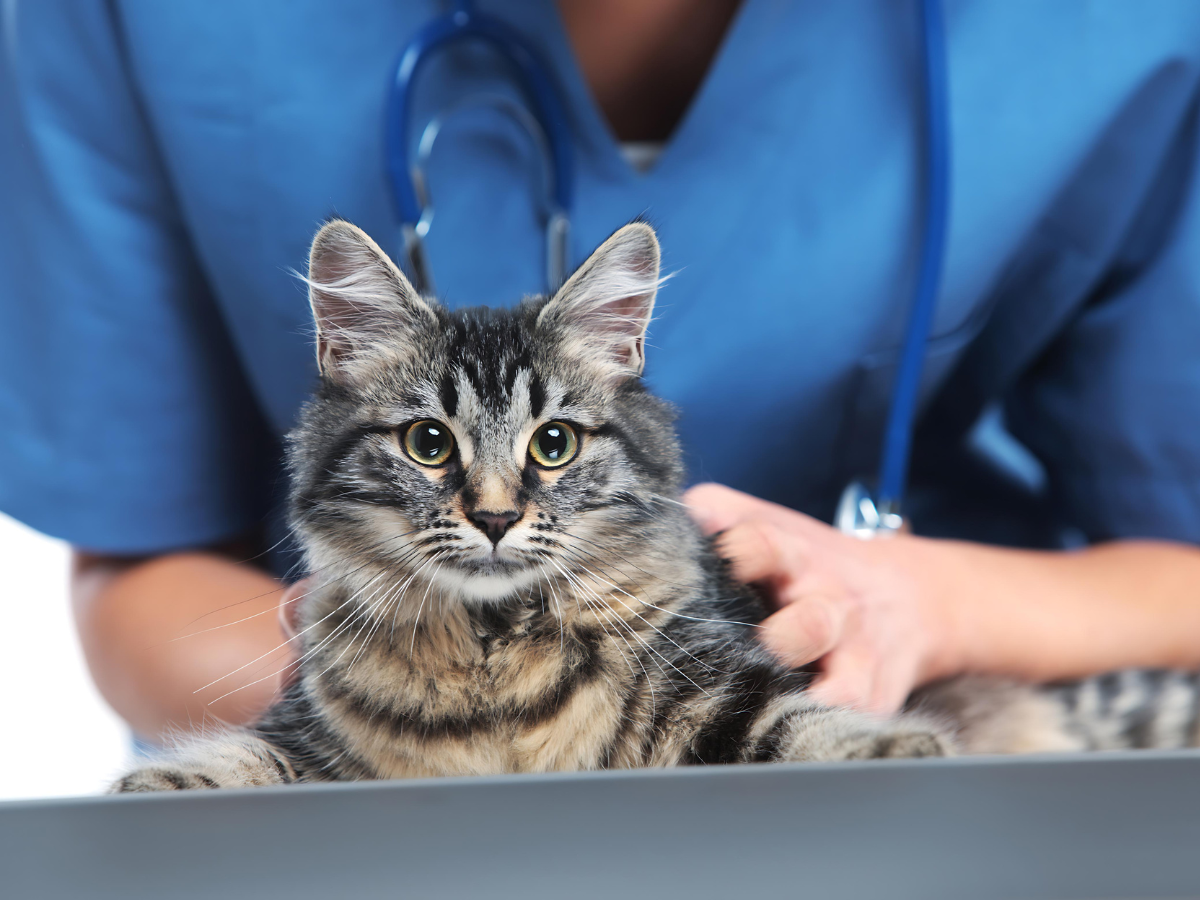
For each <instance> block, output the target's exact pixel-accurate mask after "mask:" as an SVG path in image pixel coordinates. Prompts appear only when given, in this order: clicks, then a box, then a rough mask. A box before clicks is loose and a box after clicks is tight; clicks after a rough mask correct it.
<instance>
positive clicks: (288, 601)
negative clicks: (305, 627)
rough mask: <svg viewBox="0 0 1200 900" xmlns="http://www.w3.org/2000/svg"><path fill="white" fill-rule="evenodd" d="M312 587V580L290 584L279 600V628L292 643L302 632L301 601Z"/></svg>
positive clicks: (307, 579)
mask: <svg viewBox="0 0 1200 900" xmlns="http://www.w3.org/2000/svg"><path fill="white" fill-rule="evenodd" d="M311 587H312V578H301V579H300V580H299V581H296V582H293V583H292V584H289V585H288V586H287V588H285V589H284V592H283V596H282V597H280V598H279V627H280V628H282V629H283V633H284V635H285V636H286V637H287V639H288V640H289V641H290V640H292V638H294V637H295V636H296V635H297V634H298V633H299V632H300V601H301V600H302V599H303V598H304V597H305V596H306V595H307V594H308V590H309V588H311Z"/></svg>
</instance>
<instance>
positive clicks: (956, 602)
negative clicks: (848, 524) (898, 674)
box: [898, 537, 979, 684]
mask: <svg viewBox="0 0 1200 900" xmlns="http://www.w3.org/2000/svg"><path fill="white" fill-rule="evenodd" d="M904 544H905V545H906V546H904V547H902V548H898V549H901V552H902V553H903V554H904V557H905V560H906V565H907V567H908V568H909V571H910V572H911V573H912V575H911V577H912V580H913V589H914V590H915V592H916V604H917V608H918V609H919V610H920V616H921V619H922V624H923V628H924V633H925V634H926V636H927V637H926V641H925V658H924V660H923V661H922V665H921V668H920V671H919V673H918V677H919V680H920V682H921V683H923V684H924V683H928V682H931V681H937V680H939V679H942V678H949V677H950V676H952V675H958V674H961V673H963V672H966V671H968V670H971V669H973V668H974V667H975V666H974V664H973V651H972V637H973V636H974V635H977V634H978V633H979V625H978V623H976V622H975V621H974V618H975V609H974V602H973V599H974V592H973V590H972V588H971V582H970V578H969V567H968V566H967V565H966V561H965V560H964V559H963V558H962V557H963V552H962V547H963V545H962V544H959V543H957V542H954V541H944V540H938V539H936V538H923V537H906V538H904Z"/></svg>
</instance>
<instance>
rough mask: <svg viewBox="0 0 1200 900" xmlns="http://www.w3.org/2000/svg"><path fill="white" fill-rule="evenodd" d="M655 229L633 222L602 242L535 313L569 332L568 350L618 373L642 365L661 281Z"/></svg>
mask: <svg viewBox="0 0 1200 900" xmlns="http://www.w3.org/2000/svg"><path fill="white" fill-rule="evenodd" d="M659 264H660V252H659V248H658V238H657V237H655V234H654V229H653V228H651V227H650V226H649V225H646V224H645V223H642V222H634V223H633V224H630V225H626V226H625V227H624V228H622V229H620V230H619V231H617V232H616V233H615V234H614V235H613V236H612V237H610V238H609V239H608V240H607V241H605V242H604V243H603V244H601V245H600V247H599V249H597V250H596V252H595V253H593V254H592V255H591V256H590V257H588V259H587V261H586V262H584V264H583V265H582V266H580V267H579V269H578V270H576V272H575V274H574V275H572V276H571V277H570V278H569V279H568V280H567V283H566V284H564V285H563V286H562V287H561V288H560V289H559V291H558V293H556V294H555V295H554V298H553V299H552V300H551V301H550V302H549V303H547V304H546V306H545V307H544V308H543V309H542V311H541V313H540V314H539V315H538V325H539V327H547V328H553V329H556V330H559V331H561V332H563V333H564V334H565V335H566V336H567V337H568V338H569V345H568V347H569V352H571V351H572V350H573V351H574V352H575V354H576V355H578V356H582V357H583V358H585V359H587V360H590V361H591V362H593V363H595V364H597V365H599V366H600V367H601V368H603V369H606V370H608V371H609V372H610V373H611V374H612V375H615V376H617V377H629V376H638V375H641V374H642V370H643V369H644V368H645V365H646V355H645V343H646V328H647V326H649V324H650V317H651V314H652V313H653V312H654V298H655V296H656V295H657V293H658V286H659V284H660V283H661V280H660V278H659V274H658V273H659Z"/></svg>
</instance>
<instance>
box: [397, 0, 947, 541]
mask: <svg viewBox="0 0 1200 900" xmlns="http://www.w3.org/2000/svg"><path fill="white" fill-rule="evenodd" d="M919 7H920V23H921V27H920V42H921V50H922V53H921V56H922V67H921V72H922V101H923V105H924V119H923V122H924V127H923V129H922V144H923V150H924V167H923V178H924V182H925V200H924V210H923V223H922V229H921V243H920V250H919V252H920V256H919V262H918V269H917V279H916V283H915V288H914V291H913V296H912V301H911V304H910V307H909V318H908V323H907V327H906V330H905V335H904V343H903V345H902V348H901V352H900V359H899V363H898V366H897V370H896V378H895V381H894V382H893V385H892V394H891V402H890V405H889V407H888V415H887V421H886V425H885V429H884V437H883V444H882V447H881V452H880V461H879V470H878V479H877V484H876V486H875V487H876V489H875V491H874V492H872V491H870V490H869V489H868V488H866V487H864V486H863V485H860V484H854V485H851V486H850V487H849V488H847V491H846V492H845V494H843V503H842V509H840V510H839V514H838V520H839V527H842V528H843V529H844V530H847V531H851V532H853V533H855V534H858V535H859V536H862V537H869V536H871V535H873V534H875V533H877V532H889V531H894V530H897V529H898V528H900V527H902V525H903V519H902V517H901V514H900V507H901V500H902V498H903V496H904V493H905V489H906V487H907V479H908V469H909V460H910V457H911V454H912V443H913V432H914V428H915V425H916V418H917V412H918V409H917V407H918V403H919V400H920V389H921V375H922V371H923V369H924V362H925V355H926V349H927V345H928V342H929V339H930V334H931V331H932V328H933V321H934V314H935V312H936V310H937V301H938V294H939V291H940V288H941V282H942V274H943V268H944V262H945V256H946V240H947V232H948V226H949V216H950V114H949V97H948V80H947V71H946V40H945V26H944V21H943V17H942V7H941V3H940V0H919ZM469 39H476V40H481V41H484V42H485V43H488V44H491V45H492V46H493V47H494V48H495V49H496V50H497V51H498V52H499V54H500V55H501V56H502V57H503V58H504V59H506V60H507V61H508V62H509V63H510V64H511V65H512V66H513V67H514V70H515V73H516V75H517V78H518V80H519V82H520V84H521V86H522V87H523V88H524V91H525V94H526V96H527V98H528V100H529V102H530V103H531V104H532V106H533V115H534V116H535V118H536V120H537V122H538V124H539V125H540V126H541V129H542V132H543V133H544V135H545V143H546V147H547V148H548V150H549V156H550V162H551V166H552V168H553V177H552V190H553V200H554V203H555V205H556V206H557V210H556V211H555V214H554V215H552V216H551V219H550V221H549V226H548V235H549V237H550V241H549V242H548V246H551V245H552V246H556V247H558V249H559V251H560V252H561V253H562V255H563V256H564V258H565V246H566V245H565V235H566V234H567V233H568V232H567V229H568V228H569V214H570V211H571V205H572V200H573V196H572V194H573V187H574V159H573V145H572V142H571V129H570V122H569V119H568V117H567V112H566V103H565V102H564V100H563V98H562V96H561V94H560V93H559V91H558V89H557V88H556V87H555V84H554V81H553V79H552V77H551V74H550V69H549V67H548V66H547V65H546V63H544V62H543V61H542V60H541V58H540V57H539V56H538V54H537V52H536V51H535V50H534V49H533V47H532V46H530V45H529V43H528V42H527V41H526V40H525V39H524V38H523V37H522V36H521V35H520V34H518V33H517V32H516V31H515V30H514V29H513V28H512V27H511V26H509V25H507V24H506V23H505V22H503V21H501V20H500V19H497V18H495V17H493V16H489V15H486V14H483V13H479V12H477V11H476V10H475V9H474V4H473V3H472V2H470V0H456V2H455V3H454V8H453V10H452V11H451V12H450V13H448V14H446V15H444V16H439V17H437V18H435V19H434V20H433V21H431V22H430V23H429V24H427V25H426V26H425V27H424V28H422V29H421V30H420V31H418V32H417V34H416V35H415V36H414V37H413V39H412V40H411V41H410V42H409V44H408V46H406V47H405V49H404V50H403V52H402V53H401V55H400V57H399V61H398V63H397V65H396V67H395V70H394V71H395V75H394V78H393V83H392V89H391V90H390V92H389V95H388V103H387V114H386V128H385V141H386V147H385V154H386V159H387V169H388V176H389V179H390V182H391V186H392V196H393V198H394V202H395V207H396V215H397V217H398V219H399V221H400V224H401V231H402V234H403V235H404V240H405V253H406V255H407V256H408V262H409V268H410V270H413V271H412V274H413V275H414V276H415V278H416V281H417V287H418V290H422V291H427V290H428V291H431V290H432V284H433V282H432V275H431V274H430V272H429V268H428V260H427V258H426V257H425V252H424V245H423V242H422V239H423V237H424V235H423V234H421V233H419V230H418V229H419V226H420V223H421V220H422V215H423V212H424V210H423V201H422V198H420V197H419V196H418V192H417V181H419V180H420V179H419V178H418V179H414V170H413V167H412V166H411V165H410V161H409V148H410V141H411V136H410V131H409V126H410V117H411V115H412V108H411V101H412V94H413V89H414V85H415V83H416V79H417V76H418V75H419V74H420V71H421V69H422V68H423V67H424V65H425V63H427V62H428V61H429V59H430V58H431V56H432V55H433V54H434V53H435V52H437V51H438V50H439V49H442V48H444V47H445V46H446V45H448V44H450V43H454V42H459V41H464V40H469ZM426 224H427V223H426ZM560 268H561V266H560ZM550 270H551V271H554V270H555V268H554V267H553V266H551V267H550ZM564 274H565V272H564ZM551 280H552V281H553V280H554V279H553V278H551ZM556 287H557V285H556V284H551V285H550V289H551V290H554V289H555V288H556ZM843 511H844V512H845V514H843ZM863 513H865V514H866V515H865V519H864V516H863ZM864 522H865V524H864Z"/></svg>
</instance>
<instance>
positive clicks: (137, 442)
mask: <svg viewBox="0 0 1200 900" xmlns="http://www.w3.org/2000/svg"><path fill="white" fill-rule="evenodd" d="M113 8H114V5H112V4H101V3H75V2H70V0H63V2H55V0H38V2H37V3H28V4H19V5H18V4H9V5H6V6H5V13H6V14H5V15H4V16H3V17H0V19H2V21H0V38H2V40H0V197H3V198H4V201H3V202H2V203H0V419H2V421H3V425H2V426H0V509H2V510H3V511H5V512H6V513H8V514H10V515H12V516H14V517H16V518H18V519H21V520H23V521H24V522H26V523H28V524H29V525H31V526H33V527H34V528H37V529H39V530H41V531H44V532H46V533H48V534H51V535H54V536H57V537H60V538H64V539H65V540H67V541H69V542H71V543H72V544H75V545H77V546H80V547H83V548H85V549H88V550H93V551H97V552H106V553H118V554H141V553H153V552H158V551H163V550H168V549H172V548H180V547H189V546H200V545H204V544H209V543H213V542H216V541H219V540H222V539H225V538H229V537H232V536H235V535H239V534H243V533H245V532H247V531H248V530H251V529H254V528H255V527H257V526H258V525H260V524H261V523H262V521H263V519H264V516H265V514H266V512H267V507H268V501H267V499H266V498H267V494H268V493H269V488H270V483H271V479H272V475H271V472H272V471H273V465H274V459H275V457H276V453H275V448H274V442H273V440H272V438H271V437H270V436H269V434H268V432H267V430H266V428H265V426H264V424H263V421H262V416H261V414H260V412H259V410H258V409H257V407H256V404H255V402H254V400H253V398H252V396H251V394H250V391H249V390H248V388H247V386H246V383H245V380H244V377H243V375H242V372H241V369H240V367H239V364H238V361H237V358H236V357H235V354H234V352H233V350H232V347H231V344H230V341H229V339H228V335H227V333H226V331H225V328H224V325H223V323H222V320H221V317H220V315H219V313H218V311H217V308H216V305H215V304H214V302H213V299H212V296H211V294H210V291H209V289H208V286H207V283H206V278H205V273H204V272H203V271H202V270H201V267H200V266H199V264H198V263H197V260H196V257H195V255H194V254H193V252H192V250H191V247H190V245H189V240H188V236H187V233H186V230H185V228H184V225H183V222H182V221H181V217H180V213H179V210H178V209H177V207H176V204H175V202H174V199H173V196H172V191H171V188H170V185H169V183H168V179H167V176H166V173H165V172H164V169H163V165H162V163H161V160H160V159H159V157H158V154H157V152H156V149H155V146H154V141H153V138H152V135H151V133H150V130H149V128H148V126H147V122H146V119H145V117H144V115H143V112H142V110H141V108H140V107H139V104H138V99H137V94H136V89H135V86H134V84H133V82H132V79H131V77H130V74H129V70H128V67H127V65H126V60H125V59H124V57H123V54H122V49H121V40H120V30H119V23H118V22H116V21H114V20H113V18H112V16H111V10H112V9H113Z"/></svg>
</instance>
